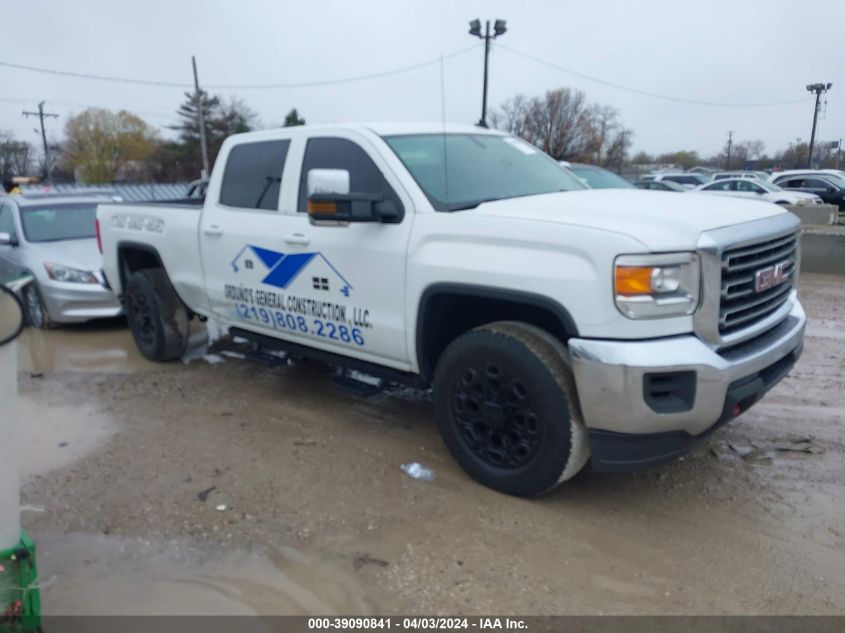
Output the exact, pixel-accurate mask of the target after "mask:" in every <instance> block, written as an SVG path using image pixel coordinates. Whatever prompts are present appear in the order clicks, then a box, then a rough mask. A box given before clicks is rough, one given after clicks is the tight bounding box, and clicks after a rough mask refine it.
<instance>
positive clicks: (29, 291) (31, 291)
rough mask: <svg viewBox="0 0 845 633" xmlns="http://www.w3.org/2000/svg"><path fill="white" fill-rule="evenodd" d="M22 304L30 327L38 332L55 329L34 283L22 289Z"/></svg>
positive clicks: (39, 291)
mask: <svg viewBox="0 0 845 633" xmlns="http://www.w3.org/2000/svg"><path fill="white" fill-rule="evenodd" d="M23 303H24V306H25V307H26V320H27V322H28V323H29V324H30V325H31V326H32V327H36V328H38V329H39V330H49V329H51V328H53V327H55V325H54V323H53V321H52V320H51V319H50V313H49V312H48V311H47V305H46V304H45V303H44V299H43V298H42V296H41V290H40V289H39V288H38V285H37V284H36V283H34V282H33V283H31V284H29V285H28V286H26V287H25V288H24V289H23Z"/></svg>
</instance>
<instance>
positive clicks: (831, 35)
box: [0, 0, 845, 156]
mask: <svg viewBox="0 0 845 633" xmlns="http://www.w3.org/2000/svg"><path fill="white" fill-rule="evenodd" d="M3 5H5V6H6V10H5V11H4V12H3V25H4V27H3V38H2V41H3V45H2V46H0V61H2V62H8V63H13V64H25V65H29V66H36V67H42V68H50V69H57V70H63V71H73V72H80V73H93V74H98V75H113V76H119V77H129V78H137V79H154V80H159V81H166V82H180V83H186V84H187V83H190V82H191V81H192V75H191V60H190V57H191V55H192V54H193V55H196V56H197V60H198V64H199V72H200V81H201V83H203V84H218V85H232V84H268V83H296V82H310V81H322V80H332V79H339V78H346V77H353V76H360V75H364V74H371V73H378V72H381V71H387V70H391V69H395V68H398V67H404V66H410V65H414V64H417V63H420V62H425V61H428V60H432V59H437V58H439V56H440V55H443V56H448V55H450V54H451V53H454V52H456V51H460V50H461V49H464V48H466V47H468V46H472V45H473V44H476V45H477V47H476V48H475V49H474V50H470V51H467V52H464V53H462V54H460V55H457V56H454V57H448V58H447V59H446V60H445V61H444V62H443V68H444V76H445V101H446V104H445V108H446V118H447V119H448V120H449V121H454V122H466V123H474V122H475V121H477V120H478V118H479V114H480V107H481V105H480V104H481V85H482V81H481V80H482V59H483V49H482V48H481V42H480V41H479V40H476V39H474V38H472V37H471V36H470V35H468V34H467V22H468V21H469V20H471V19H472V18H475V17H479V18H481V19H482V20H484V19H488V18H489V19H491V20H492V19H495V18H502V19H506V20H507V23H508V32H507V33H506V34H505V35H504V36H503V37H502V38H501V39H500V40H499V42H500V43H501V45H502V46H497V42H494V44H493V49H492V51H491V56H490V57H491V58H490V93H489V103H490V104H491V106H498V105H499V104H500V103H501V102H502V101H504V100H505V99H506V98H508V97H510V96H511V95H513V94H515V93H520V92H521V93H525V94H526V95H529V96H533V95H537V94H541V93H543V92H544V91H545V90H548V89H551V88H557V87H560V86H569V87H573V88H578V89H581V90H584V91H585V92H586V93H587V97H588V98H589V99H590V100H591V101H595V102H599V103H602V104H606V105H611V106H614V107H615V108H617V109H618V110H619V111H620V114H621V117H622V121H623V122H624V124H625V125H626V126H627V127H629V128H631V129H632V130H633V131H634V133H635V136H634V140H633V143H634V149H635V150H640V149H642V150H646V151H649V152H662V151H669V150H674V149H696V150H698V151H699V152H701V153H702V154H703V155H705V156H707V155H710V154H714V153H717V152H718V151H719V150H720V149H721V148H722V147H723V145H724V142H725V139H726V135H727V131H728V130H734V138H735V140H737V141H741V140H744V139H757V138H759V139H762V140H763V141H764V142H765V144H766V149H767V151H769V152H773V151H775V150H777V149H780V148H784V147H786V146H787V145H788V143H789V142H792V141H794V140H795V139H796V138H798V137H801V138H802V139H804V140H808V139H809V136H810V127H811V124H812V113H813V106H812V97H811V96H810V95H809V94H808V93H807V92H806V90H805V86H806V85H807V84H808V83H815V82H825V83H826V82H832V83H833V84H834V86H833V89H832V90H831V92H830V93H828V95H827V99H828V103H827V108H826V113H824V119H821V118H820V122H819V134H818V138H820V139H821V140H829V139H838V138H839V137H841V136H845V54H843V46H842V32H843V27H845V1H843V0H807V1H806V2H801V3H796V2H794V0H791V1H786V0H742V1H738V0H730V1H725V0H708V1H707V2H698V3H688V2H681V1H679V0H639V1H637V2H629V1H623V0H566V1H558V2H553V1H550V0H523V1H521V2H517V1H511V2H507V1H491V0H484V1H480V0H478V1H467V0H465V1H461V2H455V1H452V0H415V1H412V0H355V1H350V0H338V1H329V0H300V1H296V2H292V1H289V0H238V1H237V2H235V1H230V2H222V1H212V0H203V1H194V0H170V1H169V2H161V1H156V0H145V1H144V2H115V1H114V0H74V1H73V2H67V1H64V0H52V1H47V0H27V2H25V3H23V2H15V3H12V2H9V1H8V0H6V1H4V2H3ZM12 8H14V10H12ZM503 46H507V47H509V48H511V49H514V50H516V51H519V52H521V53H525V54H529V55H532V56H534V57H537V58H540V59H543V60H546V61H547V62H549V63H551V64H555V65H558V66H564V67H567V68H570V69H572V70H574V71H577V72H579V73H582V74H586V75H590V76H594V77H598V78H600V79H603V80H605V81H609V82H613V83H616V84H622V85H625V86H630V87H632V88H635V89H637V90H641V91H647V92H654V93H661V94H665V95H670V96H675V97H679V98H683V99H692V100H701V101H711V102H723V103H731V104H737V103H738V104H748V103H771V102H783V101H789V100H793V99H799V100H801V101H800V102H799V103H793V104H789V105H778V106H768V107H762V106H761V107H712V106H705V105H695V104H691V103H683V102H676V101H669V100H663V99H656V98H653V97H649V96H644V95H641V94H636V93H632V92H627V91H624V90H620V89H617V88H613V87H610V86H607V85H603V84H601V83H597V82H594V81H590V80H588V79H585V78H583V77H579V76H576V75H574V74H571V73H567V72H564V71H562V70H558V69H554V68H551V67H549V66H545V65H542V64H540V63H537V62H536V61H532V60H529V59H526V58H524V57H520V56H518V55H516V54H515V53H514V52H512V51H509V50H505V49H504V48H503ZM0 86H2V87H1V88H0V130H11V131H13V132H14V133H15V134H16V135H17V136H18V137H22V138H26V139H29V140H31V141H38V140H39V138H38V136H37V135H36V134H35V133H34V132H33V127H35V126H36V124H37V122H36V120H34V119H24V118H23V117H22V116H21V110H22V109H24V108H26V109H28V110H33V109H35V108H36V104H37V102H38V101H40V100H46V101H47V110H48V111H50V112H56V113H58V114H59V115H60V116H59V118H58V119H51V120H49V121H48V123H47V125H48V130H49V133H50V135H51V136H54V137H59V136H60V132H61V128H62V125H63V124H64V121H66V120H67V117H68V115H69V114H71V113H73V112H79V111H80V110H82V109H84V107H86V106H97V107H103V108H112V109H121V108H122V109H127V110H130V111H132V112H135V113H136V114H139V115H141V116H142V117H144V118H145V119H146V120H147V121H148V122H149V123H150V124H153V125H156V126H165V125H167V124H168V123H170V122H172V121H173V120H174V118H175V115H174V111H175V110H176V108H177V106H178V104H179V103H180V101H181V100H182V90H181V89H180V88H174V87H153V86H138V85H129V84H123V83H107V82H102V81H94V80H87V79H80V78H71V77H57V76H50V75H44V74H39V73H35V72H31V71H24V70H18V69H11V68H7V67H2V66H0ZM212 92H218V93H221V94H223V95H225V96H229V95H233V96H237V97H239V98H242V99H244V101H245V102H246V103H247V104H248V105H249V106H250V107H251V108H252V109H253V110H255V111H256V112H257V113H258V115H259V117H260V119H261V122H262V124H263V125H264V126H272V125H274V124H278V123H280V122H281V121H282V120H283V118H284V115H285V113H286V112H287V111H288V110H289V109H290V108H291V107H296V108H297V109H298V110H299V111H300V113H301V114H302V115H303V116H305V117H306V119H307V120H308V122H309V123H321V122H330V121H344V120H347V121H348V120H356V121H365V120H440V119H441V113H442V109H441V107H442V105H441V75H440V63H439V62H437V63H434V64H431V65H428V66H425V67H422V68H419V69H416V70H413V71H410V72H407V73H404V74H400V75H393V76H387V77H382V78H378V79H372V80H368V81H360V82H354V83H343V84H335V85H327V86H320V87H307V88H282V89H263V90H246V89H240V90H212Z"/></svg>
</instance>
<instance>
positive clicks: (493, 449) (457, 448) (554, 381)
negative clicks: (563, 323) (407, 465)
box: [434, 321, 590, 496]
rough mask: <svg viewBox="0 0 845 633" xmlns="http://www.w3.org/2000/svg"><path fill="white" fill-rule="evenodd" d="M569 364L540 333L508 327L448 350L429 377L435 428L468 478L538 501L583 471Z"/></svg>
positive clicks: (480, 331)
mask: <svg viewBox="0 0 845 633" xmlns="http://www.w3.org/2000/svg"><path fill="white" fill-rule="evenodd" d="M566 358H567V357H566V349H565V348H564V346H563V344H562V343H561V342H560V341H558V340H557V339H555V338H554V337H552V336H551V335H550V334H548V333H547V332H545V331H544V330H541V329H539V328H536V327H534V326H531V325H527V324H525V323H518V322H508V321H503V322H499V323H493V324H490V325H485V326H483V327H479V328H476V329H474V330H471V331H470V332H467V333H466V334H464V335H462V336H460V337H459V338H457V339H455V340H454V341H453V342H452V343H451V344H450V345H449V346H448V347H447V348H446V350H445V351H444V352H443V355H442V356H441V358H440V360H439V362H438V364H437V371H436V372H435V377H434V402H435V410H436V417H437V424H438V426H439V428H440V432H441V434H442V436H443V440H444V442H445V444H446V446H447V448H448V449H449V452H450V453H451V454H452V456H453V457H454V458H455V460H456V461H457V462H458V463H459V464H460V465H461V467H462V468H463V469H464V470H465V471H466V472H467V473H468V474H469V475H470V476H471V477H473V478H474V479H475V480H477V481H479V482H480V483H482V484H484V485H486V486H488V487H490V488H493V489H495V490H499V491H501V492H505V493H508V494H513V495H519V496H535V495H540V494H543V493H545V492H548V491H549V490H551V489H552V488H554V487H555V486H557V485H558V484H559V483H561V482H563V481H565V480H567V479H569V478H571V477H573V476H575V475H576V474H577V473H578V472H579V471H580V470H581V468H582V467H583V466H584V464H585V463H586V462H587V460H588V458H589V454H590V453H589V442H588V439H587V433H586V429H585V427H584V423H583V421H582V418H581V413H580V408H579V406H578V397H577V394H576V391H575V383H574V380H573V378H572V372H571V370H570V368H569V366H568V364H567V360H566Z"/></svg>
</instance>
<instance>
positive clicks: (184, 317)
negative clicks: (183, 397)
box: [124, 268, 188, 362]
mask: <svg viewBox="0 0 845 633" xmlns="http://www.w3.org/2000/svg"><path fill="white" fill-rule="evenodd" d="M124 302H125V305H126V320H127V321H128V323H129V329H130V330H131V331H132V338H133V339H135V344H136V345H137V346H138V349H139V350H140V352H141V354H142V355H143V356H144V358H147V359H149V360H153V361H158V362H164V361H171V360H176V359H178V358H181V357H182V355H183V354H184V352H185V347H186V345H187V341H188V311H187V310H186V308H185V306H184V304H183V303H182V301H181V300H180V299H179V297H178V295H177V294H176V291H175V290H174V289H173V286H172V285H171V284H170V280H169V279H168V278H167V274H166V273H165V272H164V270H162V269H160V268H148V269H145V270H140V271H137V272H134V273H132V274H131V275H129V277H128V278H127V280H126V291H125V295H124Z"/></svg>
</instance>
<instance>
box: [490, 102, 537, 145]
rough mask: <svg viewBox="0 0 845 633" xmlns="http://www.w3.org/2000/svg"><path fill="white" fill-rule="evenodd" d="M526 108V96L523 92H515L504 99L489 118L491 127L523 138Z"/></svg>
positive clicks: (526, 117) (527, 106)
mask: <svg viewBox="0 0 845 633" xmlns="http://www.w3.org/2000/svg"><path fill="white" fill-rule="evenodd" d="M528 108H529V101H528V98H527V97H526V96H525V95H523V94H517V95H514V96H513V97H511V98H510V99H508V100H507V101H505V102H504V103H503V104H502V106H501V108H500V109H499V110H495V111H494V112H493V113H492V114H491V116H490V120H491V122H492V123H493V127H495V128H498V129H500V130H504V131H505V132H509V133H510V134H513V135H514V136H521V137H523V138H525V136H526V134H525V132H526V124H527V119H528Z"/></svg>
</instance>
